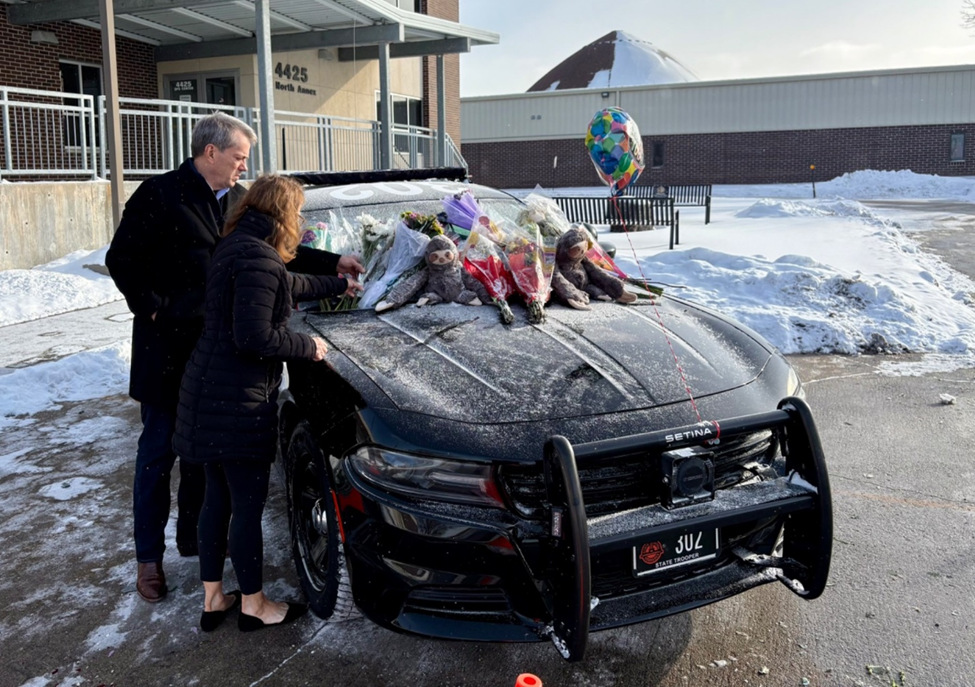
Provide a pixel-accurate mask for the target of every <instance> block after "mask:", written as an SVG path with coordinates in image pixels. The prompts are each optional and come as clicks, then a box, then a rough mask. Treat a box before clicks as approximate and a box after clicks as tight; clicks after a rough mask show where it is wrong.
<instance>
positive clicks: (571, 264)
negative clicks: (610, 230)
mask: <svg viewBox="0 0 975 687" xmlns="http://www.w3.org/2000/svg"><path fill="white" fill-rule="evenodd" d="M588 251H589V236H588V235H587V233H586V231H585V230H584V229H582V228H581V227H578V226H573V227H572V228H571V229H569V230H568V231H567V232H565V233H564V234H563V235H562V236H561V237H560V238H559V242H558V244H557V245H556V248H555V272H554V273H553V274H552V291H553V292H554V293H555V295H556V296H558V297H559V299H561V300H562V301H564V302H565V303H567V304H568V305H570V306H572V307H573V308H577V309H579V310H589V299H590V298H596V299H599V300H602V301H612V300H615V301H618V302H620V303H632V302H633V301H635V300H636V294H633V293H630V292H629V291H627V290H626V289H624V288H623V282H622V281H621V280H620V279H619V278H618V277H617V276H616V275H614V274H610V273H609V272H607V271H606V270H604V269H601V268H600V267H598V266H596V265H594V264H593V263H592V262H591V261H590V260H589V258H587V257H586V253H587V252H588Z"/></svg>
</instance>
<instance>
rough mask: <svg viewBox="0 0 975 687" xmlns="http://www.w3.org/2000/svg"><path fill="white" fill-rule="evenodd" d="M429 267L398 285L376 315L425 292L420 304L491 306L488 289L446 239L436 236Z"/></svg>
mask: <svg viewBox="0 0 975 687" xmlns="http://www.w3.org/2000/svg"><path fill="white" fill-rule="evenodd" d="M424 259H425V261H426V268H425V269H422V270H420V271H419V272H417V273H416V274H414V275H412V276H411V277H409V278H407V279H404V280H403V281H401V282H399V283H398V284H396V286H394V287H393V288H392V290H390V292H389V293H388V294H386V297H385V298H384V299H383V300H382V301H380V302H379V303H377V304H376V312H383V311H384V310H389V309H390V308H397V307H399V306H401V305H403V304H404V303H407V302H409V300H410V299H412V298H413V296H415V295H416V294H418V293H420V292H421V291H422V292H423V295H422V296H421V297H420V300H418V301H417V303H416V304H417V305H418V306H421V305H436V304H437V303H462V304H464V305H482V304H484V303H490V302H491V297H490V296H489V295H488V292H487V289H485V288H484V285H483V284H481V282H479V281H478V280H477V279H475V278H474V277H473V276H471V275H470V274H469V273H468V272H467V270H465V269H464V267H463V266H462V265H461V262H460V259H459V257H458V255H457V247H456V246H454V243H453V241H451V240H450V239H448V238H447V237H446V236H434V237H433V238H432V239H430V243H428V244H427V248H426V253H425V254H424Z"/></svg>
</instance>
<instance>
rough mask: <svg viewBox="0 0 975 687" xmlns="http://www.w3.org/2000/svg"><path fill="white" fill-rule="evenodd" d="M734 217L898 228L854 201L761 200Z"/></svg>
mask: <svg viewBox="0 0 975 687" xmlns="http://www.w3.org/2000/svg"><path fill="white" fill-rule="evenodd" d="M735 217H742V218H748V219H762V218H769V217H778V218H782V217H853V218H858V219H862V220H864V221H865V222H866V223H868V224H871V225H873V226H878V227H887V226H893V227H898V225H897V223H896V222H891V221H890V220H888V219H886V218H883V217H881V216H879V215H878V214H877V213H876V212H874V211H873V210H871V209H870V208H868V207H866V206H865V205H863V204H862V203H858V202H857V201H855V200H844V199H835V200H824V201H799V200H781V199H772V198H762V199H761V200H760V201H758V202H757V203H755V204H754V205H751V206H749V207H747V208H745V209H744V210H739V211H738V212H737V213H735Z"/></svg>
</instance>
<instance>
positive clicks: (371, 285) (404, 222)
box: [359, 212, 443, 308]
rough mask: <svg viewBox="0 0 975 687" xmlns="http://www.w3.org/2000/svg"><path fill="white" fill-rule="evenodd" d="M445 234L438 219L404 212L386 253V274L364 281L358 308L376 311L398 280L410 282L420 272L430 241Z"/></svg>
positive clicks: (384, 272)
mask: <svg viewBox="0 0 975 687" xmlns="http://www.w3.org/2000/svg"><path fill="white" fill-rule="evenodd" d="M442 233H443V228H442V227H441V226H440V223H439V222H438V221H437V218H436V217H431V216H429V215H418V214H417V213H415V212H404V213H403V214H402V215H401V216H400V220H399V221H398V222H397V223H396V228H395V230H394V234H393V242H392V245H390V246H389V247H388V249H386V250H385V251H384V254H385V256H386V262H385V269H384V270H383V274H382V275H380V276H379V277H378V278H376V279H374V280H371V281H364V286H365V290H364V291H363V292H362V298H361V300H360V301H359V307H360V308H372V307H374V306H375V305H376V304H377V303H379V302H380V301H382V299H383V298H384V297H385V296H386V294H387V293H389V291H390V289H392V288H393V285H394V284H395V283H396V282H397V280H399V279H401V278H407V277H409V276H410V275H412V274H414V273H415V272H416V271H417V270H419V269H420V268H421V266H422V264H423V254H424V252H425V251H426V247H427V243H429V242H430V237H431V236H436V235H438V234H442ZM367 272H368V267H367Z"/></svg>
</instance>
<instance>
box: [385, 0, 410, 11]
mask: <svg viewBox="0 0 975 687" xmlns="http://www.w3.org/2000/svg"><path fill="white" fill-rule="evenodd" d="M386 2H388V3H389V4H390V5H393V6H394V7H399V8H400V9H401V10H406V11H407V12H416V0H386Z"/></svg>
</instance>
